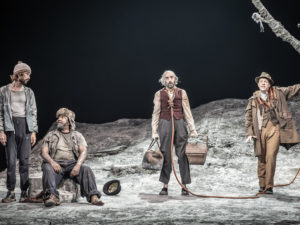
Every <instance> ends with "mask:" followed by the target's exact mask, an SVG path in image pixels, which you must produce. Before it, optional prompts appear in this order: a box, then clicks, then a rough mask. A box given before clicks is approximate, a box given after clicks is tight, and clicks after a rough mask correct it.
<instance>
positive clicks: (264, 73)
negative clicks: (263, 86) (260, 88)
mask: <svg viewBox="0 0 300 225" xmlns="http://www.w3.org/2000/svg"><path fill="white" fill-rule="evenodd" d="M261 78H265V79H267V80H268V81H270V84H271V85H273V84H274V81H273V80H272V77H271V76H270V74H268V73H266V72H262V73H261V74H260V76H259V77H255V82H256V83H258V81H259V79H261Z"/></svg>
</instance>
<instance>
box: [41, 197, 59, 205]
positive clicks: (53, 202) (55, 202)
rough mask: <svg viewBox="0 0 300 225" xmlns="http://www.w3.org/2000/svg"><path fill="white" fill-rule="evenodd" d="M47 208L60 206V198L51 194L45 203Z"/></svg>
mask: <svg viewBox="0 0 300 225" xmlns="http://www.w3.org/2000/svg"><path fill="white" fill-rule="evenodd" d="M44 205H45V206H46V207H51V206H55V205H60V201H59V198H58V197H56V195H55V194H50V197H49V198H48V199H46V200H45V201H44Z"/></svg>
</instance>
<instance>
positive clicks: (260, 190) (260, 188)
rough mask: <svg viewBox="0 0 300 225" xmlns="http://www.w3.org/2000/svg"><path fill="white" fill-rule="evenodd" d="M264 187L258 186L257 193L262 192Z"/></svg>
mask: <svg viewBox="0 0 300 225" xmlns="http://www.w3.org/2000/svg"><path fill="white" fill-rule="evenodd" d="M265 188H266V187H259V190H258V193H262V192H264V190H265Z"/></svg>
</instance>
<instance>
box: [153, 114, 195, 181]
mask: <svg viewBox="0 0 300 225" xmlns="http://www.w3.org/2000/svg"><path fill="white" fill-rule="evenodd" d="M174 129H175V133H174V146H175V152H176V155H177V157H178V164H179V170H180V176H181V181H182V183H183V184H190V183H191V176H190V165H189V161H188V158H187V156H186V154H185V147H186V144H187V139H188V133H187V129H186V126H185V124H184V120H183V119H179V120H175V119H174ZM158 132H159V139H160V150H161V151H162V153H163V155H164V163H163V167H162V169H161V173H160V178H159V181H161V182H163V183H164V184H168V183H169V180H170V174H171V172H172V164H171V140H172V120H165V119H160V121H159V127H158Z"/></svg>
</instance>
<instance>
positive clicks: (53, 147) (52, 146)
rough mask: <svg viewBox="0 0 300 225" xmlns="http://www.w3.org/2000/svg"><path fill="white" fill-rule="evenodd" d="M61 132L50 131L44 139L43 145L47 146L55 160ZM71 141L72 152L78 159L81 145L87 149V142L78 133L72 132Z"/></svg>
mask: <svg viewBox="0 0 300 225" xmlns="http://www.w3.org/2000/svg"><path fill="white" fill-rule="evenodd" d="M59 132H60V131H58V130H53V131H50V132H49V133H48V134H47V135H46V136H45V137H44V139H43V145H47V146H48V148H49V155H50V157H51V158H52V159H53V158H54V156H55V154H56V151H57V143H58V141H59ZM71 140H72V144H73V146H72V151H73V153H74V155H75V158H76V159H78V157H79V151H78V149H79V145H80V143H83V144H82V145H83V146H84V147H87V144H86V141H85V139H84V137H83V136H82V134H81V133H80V132H78V131H71Z"/></svg>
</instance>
